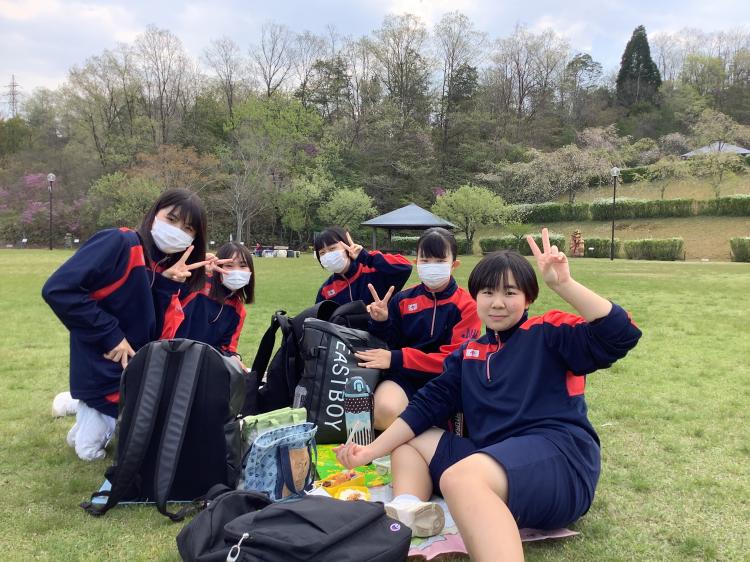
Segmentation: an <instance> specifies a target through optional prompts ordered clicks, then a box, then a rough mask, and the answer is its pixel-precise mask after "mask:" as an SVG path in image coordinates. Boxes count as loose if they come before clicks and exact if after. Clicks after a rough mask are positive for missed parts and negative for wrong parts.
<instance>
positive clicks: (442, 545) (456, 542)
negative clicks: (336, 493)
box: [318, 445, 578, 560]
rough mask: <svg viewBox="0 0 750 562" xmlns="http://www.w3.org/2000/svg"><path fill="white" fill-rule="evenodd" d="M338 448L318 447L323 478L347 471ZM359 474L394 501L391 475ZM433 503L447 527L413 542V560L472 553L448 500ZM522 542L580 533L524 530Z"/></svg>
mask: <svg viewBox="0 0 750 562" xmlns="http://www.w3.org/2000/svg"><path fill="white" fill-rule="evenodd" d="M333 447H335V445H318V473H319V475H320V477H321V478H325V477H327V476H330V475H331V474H333V473H335V472H339V471H341V470H344V467H343V466H341V465H340V464H339V463H338V462H337V461H336V455H335V454H334V453H333V450H332V449H333ZM355 470H357V472H360V473H362V474H364V475H365V484H366V485H367V487H368V488H370V494H371V495H372V500H373V501H382V502H383V503H385V502H388V501H390V500H391V499H393V489H392V488H391V486H390V480H391V476H390V474H388V475H385V476H381V475H379V474H377V473H376V472H375V469H374V467H372V466H368V467H359V468H357V469H355ZM432 501H434V502H436V503H439V504H440V505H441V506H442V508H443V511H445V527H444V528H443V531H442V533H440V534H439V535H436V536H434V537H428V538H418V537H414V538H412V540H411V548H410V549H409V557H410V558H411V557H415V558H419V559H425V560H432V559H433V558H435V557H436V556H439V555H441V554H468V553H467V552H466V546H465V545H464V541H463V539H462V538H461V535H460V534H459V533H458V528H457V527H456V523H455V522H454V521H453V517H451V514H450V511H449V510H448V506H447V505H446V503H445V500H444V499H443V498H441V497H439V496H434V497H433V498H432ZM520 533H521V540H522V541H523V542H531V541H541V540H546V539H563V538H566V537H573V536H575V535H578V532H576V531H571V530H570V529H555V530H552V531H544V530H541V529H521V530H520Z"/></svg>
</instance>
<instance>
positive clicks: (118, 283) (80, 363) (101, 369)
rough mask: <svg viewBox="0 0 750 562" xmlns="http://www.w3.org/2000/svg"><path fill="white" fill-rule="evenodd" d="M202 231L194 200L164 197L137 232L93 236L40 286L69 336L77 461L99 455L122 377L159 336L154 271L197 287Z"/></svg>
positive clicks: (181, 192)
mask: <svg viewBox="0 0 750 562" xmlns="http://www.w3.org/2000/svg"><path fill="white" fill-rule="evenodd" d="M162 223H163V224H162ZM204 232H205V212H204V210H203V205H202V203H201V202H200V199H199V198H198V197H197V196H196V195H195V194H193V193H191V192H190V191H188V190H185V189H173V190H168V191H165V192H164V193H162V195H161V196H160V197H159V198H158V199H157V201H156V202H155V203H154V204H153V206H152V207H151V209H150V210H149V212H148V213H147V214H146V217H145V219H144V221H143V225H142V226H141V229H140V230H139V231H138V232H136V231H134V230H131V229H128V228H113V229H107V230H103V231H101V232H98V233H96V234H95V235H94V236H92V237H91V238H89V240H87V241H86V243H84V244H83V245H82V246H81V247H80V248H79V250H78V251H77V252H76V253H75V254H74V255H73V256H72V257H71V258H70V259H68V261H66V262H65V263H64V264H63V265H62V266H61V267H60V268H59V269H58V270H57V271H56V272H55V273H53V274H52V276H51V277H50V278H49V280H48V281H47V282H46V283H45V285H44V288H43V289H42V296H43V297H44V299H45V300H46V301H47V303H48V304H49V305H50V307H51V308H52V310H53V311H54V312H55V314H56V315H57V316H58V318H59V319H60V320H61V321H62V323H63V324H64V325H65V327H66V328H67V329H68V330H69V331H70V394H71V395H72V398H73V399H77V400H78V405H77V413H76V424H75V425H74V426H73V428H72V429H71V431H70V432H69V434H68V439H67V441H68V444H69V445H71V446H72V447H74V448H75V450H76V453H77V454H78V456H79V457H80V458H82V459H84V460H93V459H97V458H101V457H103V456H104V454H105V452H104V447H105V444H106V443H107V442H108V440H109V438H110V437H111V435H112V432H113V430H114V425H115V418H116V416H117V405H118V401H119V392H118V391H119V387H120V375H121V374H122V370H123V369H124V368H125V367H126V366H127V364H128V360H129V359H130V358H131V357H132V356H133V355H135V352H136V351H137V350H138V349H139V348H140V347H142V346H143V345H145V344H147V343H148V342H150V341H153V340H154V339H156V338H157V336H158V334H159V325H160V319H161V317H162V316H163V310H164V308H163V306H164V305H163V303H162V302H161V301H160V300H159V299H158V298H155V297H156V293H155V291H154V289H153V288H152V287H153V285H154V284H155V283H154V281H155V277H158V278H160V279H162V277H161V276H159V275H157V270H158V271H159V272H164V273H165V274H168V275H169V276H170V279H174V280H180V281H184V280H185V279H189V278H190V280H191V281H192V283H194V284H201V283H202V282H203V281H202V279H201V277H202V269H201V267H202V266H203V265H204V262H203V257H204V255H205V249H204V239H205V235H204ZM163 279H167V277H163ZM168 282H170V283H172V282H173V281H171V280H170V281H168ZM180 285H182V284H180Z"/></svg>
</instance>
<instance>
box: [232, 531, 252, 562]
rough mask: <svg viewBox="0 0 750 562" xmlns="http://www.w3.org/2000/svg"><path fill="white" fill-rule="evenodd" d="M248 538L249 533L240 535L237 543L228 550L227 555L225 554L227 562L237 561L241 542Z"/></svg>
mask: <svg viewBox="0 0 750 562" xmlns="http://www.w3.org/2000/svg"><path fill="white" fill-rule="evenodd" d="M249 538H250V533H242V536H241V537H240V540H239V542H238V543H237V544H235V545H233V546H232V548H230V549H229V553H228V554H227V562H237V559H238V558H239V557H240V547H241V546H242V543H243V541H245V540H246V539H249Z"/></svg>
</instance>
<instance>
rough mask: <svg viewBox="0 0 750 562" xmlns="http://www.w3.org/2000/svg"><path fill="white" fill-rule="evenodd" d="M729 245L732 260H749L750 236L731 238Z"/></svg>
mask: <svg viewBox="0 0 750 562" xmlns="http://www.w3.org/2000/svg"><path fill="white" fill-rule="evenodd" d="M729 247H730V248H731V252H730V255H731V256H732V261H750V238H732V239H731V240H730V241H729Z"/></svg>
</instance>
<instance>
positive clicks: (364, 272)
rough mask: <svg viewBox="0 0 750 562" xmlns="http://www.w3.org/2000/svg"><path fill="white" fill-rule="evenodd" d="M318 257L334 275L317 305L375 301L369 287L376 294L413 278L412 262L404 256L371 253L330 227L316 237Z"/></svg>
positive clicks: (343, 231)
mask: <svg viewBox="0 0 750 562" xmlns="http://www.w3.org/2000/svg"><path fill="white" fill-rule="evenodd" d="M314 247H315V257H316V258H317V260H318V262H319V263H320V265H321V267H323V268H324V269H326V270H327V271H328V272H329V273H330V274H331V275H330V277H328V279H326V280H325V281H324V282H323V285H322V286H321V287H320V289H319V290H318V295H317V297H316V299H315V302H316V303H317V302H321V301H324V300H332V301H335V302H337V303H339V304H345V303H348V302H352V301H356V300H361V301H364V303H365V304H370V303H371V302H372V299H373V297H372V294H371V293H370V290H369V289H368V288H367V286H368V284H370V285H372V286H373V287H375V290H376V291H382V292H383V293H385V291H387V290H388V287H390V286H391V285H393V286H394V287H396V289H397V290H400V289H401V287H403V286H404V283H406V280H407V279H409V275H411V263H409V260H407V259H406V258H405V257H404V256H402V255H400V254H383V253H381V252H376V251H372V252H368V251H367V250H365V249H364V248H363V247H362V246H360V245H359V244H356V243H355V242H354V241H353V240H352V237H351V235H350V234H349V233H348V232H346V231H345V230H343V229H341V228H339V227H338V226H331V227H329V228H326V229H325V230H324V231H323V232H321V233H320V234H318V235H317V236H316V237H315V241H314Z"/></svg>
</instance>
